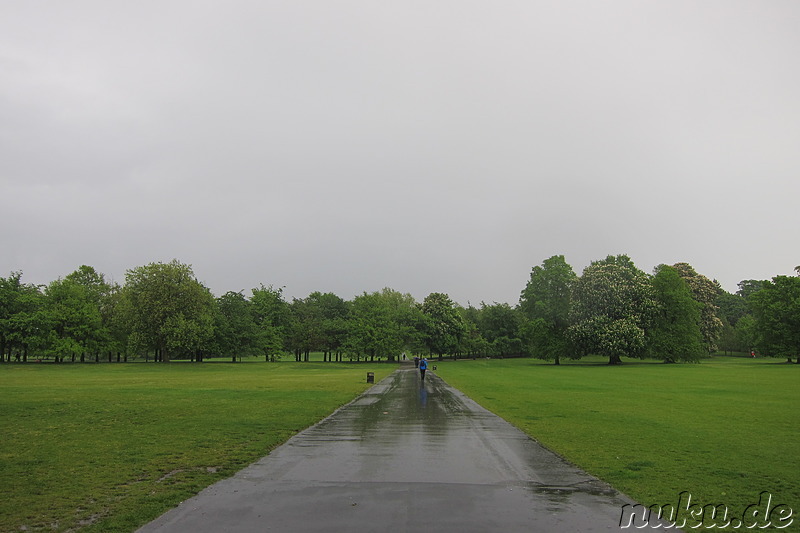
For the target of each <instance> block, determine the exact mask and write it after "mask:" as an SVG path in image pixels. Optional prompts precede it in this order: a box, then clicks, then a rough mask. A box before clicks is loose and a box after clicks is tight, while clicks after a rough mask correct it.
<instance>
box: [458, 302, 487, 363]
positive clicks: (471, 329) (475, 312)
mask: <svg viewBox="0 0 800 533" xmlns="http://www.w3.org/2000/svg"><path fill="white" fill-rule="evenodd" d="M456 309H457V310H458V313H459V314H460V315H461V321H462V322H463V324H464V333H463V335H462V336H461V340H460V342H459V344H458V350H457V351H458V354H459V355H460V356H461V355H466V356H468V357H476V356H478V355H486V354H489V353H490V352H491V344H490V343H489V341H487V340H486V339H485V338H484V337H483V335H481V332H480V328H479V327H478V322H480V313H481V311H480V310H479V309H477V308H476V307H474V306H472V305H467V307H461V306H457V308H456Z"/></svg>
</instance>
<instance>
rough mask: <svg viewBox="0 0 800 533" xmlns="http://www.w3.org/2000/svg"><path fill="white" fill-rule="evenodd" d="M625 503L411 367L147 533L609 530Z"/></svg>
mask: <svg viewBox="0 0 800 533" xmlns="http://www.w3.org/2000/svg"><path fill="white" fill-rule="evenodd" d="M626 503H632V502H631V501H630V500H628V499H626V498H625V497H624V496H622V495H620V494H618V493H617V492H616V491H614V490H613V489H611V488H610V487H608V486H607V485H604V484H603V483H601V482H599V481H598V480H596V479H594V478H592V477H591V476H589V475H587V474H586V473H585V472H582V471H580V470H578V469H577V468H575V467H573V466H572V465H569V464H567V463H565V462H564V461H563V460H561V459H560V458H559V457H557V456H556V455H554V454H553V453H551V452H549V451H547V450H545V449H544V448H542V447H541V446H539V445H538V444H537V443H536V442H534V441H533V440H531V439H530V438H528V437H527V436H526V435H524V434H523V433H521V432H520V431H519V430H517V429H516V428H514V427H512V426H511V425H509V424H508V423H506V422H505V421H503V420H502V419H500V418H498V417H497V416H495V415H493V414H491V413H489V412H488V411H486V410H485V409H483V408H481V407H480V406H478V405H477V404H475V402H473V401H472V400H470V399H469V398H467V397H465V396H464V395H463V394H461V393H460V392H459V391H457V390H455V389H453V388H452V387H450V386H448V385H447V384H446V383H444V382H443V381H442V380H441V379H439V378H438V377H437V376H436V375H435V374H434V373H433V372H431V371H429V372H428V374H427V375H426V379H425V382H424V383H423V382H422V381H421V380H420V379H419V374H418V372H417V371H415V370H414V369H413V368H408V367H404V368H401V369H400V370H398V371H396V372H394V373H393V374H392V375H391V376H389V377H388V378H386V379H384V380H383V381H381V382H380V383H378V384H376V385H375V386H374V387H372V388H371V389H370V390H369V391H367V392H366V393H365V394H364V395H363V396H361V397H360V398H358V399H357V400H356V401H354V402H352V403H351V404H349V405H348V406H346V407H344V408H342V409H340V410H338V411H337V412H335V413H334V414H333V415H331V416H330V417H328V418H327V419H325V420H324V421H322V422H320V423H319V424H317V425H315V426H313V427H311V428H309V429H307V430H305V431H303V432H301V433H299V434H298V435H296V436H295V437H293V438H292V439H290V440H289V441H288V442H287V443H286V444H285V445H283V446H281V447H280V448H278V449H276V450H275V451H273V452H272V453H271V454H270V455H268V456H267V457H264V458H263V459H261V460H260V461H258V462H257V463H254V464H253V465H251V466H250V467H248V468H246V469H245V470H242V471H241V472H239V473H238V474H237V475H236V476H234V477H233V478H230V479H228V480H224V481H222V482H220V483H217V484H216V485H213V486H211V487H209V488H208V489H206V490H205V491H203V492H202V493H201V494H199V495H198V496H197V497H195V498H193V499H191V500H188V501H187V502H184V504H182V505H181V506H179V507H178V508H177V509H175V510H173V511H170V512H169V513H167V514H165V515H164V516H162V517H161V518H159V519H158V520H156V521H154V522H152V523H151V524H148V526H146V527H145V528H143V529H142V530H140V531H142V532H145V531H176V532H177V531H186V530H192V531H193V533H202V532H204V531H208V532H212V531H213V532H217V531H242V532H255V531H265V530H274V531H332V530H341V531H357V532H358V531H386V530H393V531H398V530H399V531H411V530H416V529H418V528H424V529H425V530H435V531H454V532H455V531H458V532H464V531H481V532H486V531H567V530H570V531H608V530H609V529H611V530H618V529H619V527H618V524H619V518H620V512H621V507H622V505H624V504H626Z"/></svg>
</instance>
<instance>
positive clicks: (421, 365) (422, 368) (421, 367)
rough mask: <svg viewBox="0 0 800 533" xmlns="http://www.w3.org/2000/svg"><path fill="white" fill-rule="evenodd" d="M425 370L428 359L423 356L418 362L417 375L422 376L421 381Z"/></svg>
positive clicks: (423, 378)
mask: <svg viewBox="0 0 800 533" xmlns="http://www.w3.org/2000/svg"><path fill="white" fill-rule="evenodd" d="M426 370H428V360H427V359H425V358H424V357H423V358H422V361H420V362H419V375H420V377H421V378H422V381H425V371H426Z"/></svg>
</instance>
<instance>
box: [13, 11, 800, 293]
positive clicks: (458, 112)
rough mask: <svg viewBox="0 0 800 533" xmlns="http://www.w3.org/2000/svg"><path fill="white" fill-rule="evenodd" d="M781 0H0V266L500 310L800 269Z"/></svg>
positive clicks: (794, 75)
mask: <svg viewBox="0 0 800 533" xmlns="http://www.w3.org/2000/svg"><path fill="white" fill-rule="evenodd" d="M798 28H800V2H797V1H795V0H785V1H763V2H759V1H737V0H717V1H713V0H712V1H703V2H699V1H695V0H691V1H680V0H678V1H675V0H669V1H666V0H665V1H659V2H653V1H647V0H630V1H605V2H598V1H595V0H592V1H589V0H586V1H563V0H558V1H556V0H553V1H548V2H544V1H536V0H523V1H469V0H424V1H422V0H419V1H418V0H402V1H396V2H384V1H376V0H347V1H336V0H319V1H302V0H297V1H270V0H259V1H240V0H235V1H225V2H222V1H219V2H210V1H188V0H174V1H165V0H159V1H146V0H145V1H138V2H113V1H108V0H74V1H69V0H53V1H36V0H31V1H17V0H0V275H3V276H6V275H8V273H9V272H11V271H12V270H22V271H23V273H24V276H23V280H24V281H27V282H31V283H47V282H49V281H52V280H54V279H56V278H58V277H60V276H64V275H66V274H68V273H70V272H72V271H73V270H75V269H76V268H77V267H78V266H80V265H81V264H88V265H91V266H93V267H95V268H96V269H97V270H99V271H100V272H103V273H105V274H106V276H107V278H112V277H113V279H114V280H116V281H118V282H122V281H124V275H125V271H126V270H127V269H129V268H133V267H136V266H140V265H144V264H147V263H150V262H155V261H165V262H166V261H169V260H171V259H173V258H177V259H179V260H180V261H182V262H184V263H190V264H192V266H193V268H194V271H195V274H196V275H197V277H198V278H199V279H200V280H201V281H203V282H204V283H206V284H207V285H208V286H209V287H210V288H211V289H212V291H214V293H215V294H217V295H221V294H223V293H224V292H226V291H228V290H234V291H238V290H244V291H245V294H249V290H250V289H251V288H253V287H256V286H258V285H259V284H260V283H263V284H265V285H274V286H285V294H286V295H287V296H288V297H289V298H291V297H299V298H302V297H305V296H307V295H308V294H309V293H310V292H312V291H315V290H320V291H324V292H327V291H330V292H335V293H336V294H338V295H339V296H341V297H343V298H346V299H350V298H352V297H353V296H355V295H356V294H360V293H361V292H363V291H374V290H379V289H381V288H383V287H391V288H393V289H396V290H398V291H401V292H409V293H411V294H412V295H414V296H415V297H416V298H417V299H419V300H421V299H422V298H424V297H425V296H426V295H427V294H428V293H430V292H446V293H448V294H449V295H450V296H451V297H452V298H453V299H454V300H456V301H457V302H459V303H462V304H466V303H467V302H471V303H473V304H476V305H477V304H478V303H479V302H480V301H486V302H487V303H490V302H493V301H498V302H509V303H511V304H515V303H516V302H517V301H518V298H519V293H520V291H521V290H522V289H523V288H524V286H525V283H526V282H527V280H528V277H529V274H530V269H531V267H532V266H534V265H538V264H541V262H542V261H543V260H544V259H546V258H548V257H550V256H552V255H556V254H563V255H565V256H566V259H567V262H569V263H570V264H571V265H572V266H573V268H574V269H575V271H576V272H577V273H579V274H580V273H581V272H582V270H583V268H584V267H586V266H587V265H588V264H589V262H590V261H592V260H596V259H601V258H604V257H605V256H606V255H609V254H620V253H626V254H628V255H629V256H631V258H632V259H633V260H634V262H635V263H636V264H637V265H638V266H639V267H640V268H642V269H643V270H645V271H647V272H652V269H653V267H655V266H656V265H658V264H660V263H668V264H672V263H675V262H679V261H685V262H689V263H691V264H692V265H693V266H694V267H695V269H696V270H697V271H699V272H700V273H702V274H705V275H706V276H708V277H710V278H716V279H718V280H719V281H720V282H721V283H722V285H723V287H725V288H726V289H727V290H729V291H735V290H736V284H737V283H738V282H739V281H741V280H743V279H767V278H771V277H772V276H775V275H778V274H791V273H792V270H793V268H794V266H795V265H798V264H800V253H798V251H799V250H798V227H800V224H799V223H800V209H798V206H797V204H798V197H799V196H800V194H798V193H800V179H798V178H800V68H798V67H800V30H798Z"/></svg>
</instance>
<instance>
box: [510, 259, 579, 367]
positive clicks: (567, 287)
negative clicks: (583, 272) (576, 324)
mask: <svg viewBox="0 0 800 533" xmlns="http://www.w3.org/2000/svg"><path fill="white" fill-rule="evenodd" d="M577 280H578V276H577V275H576V274H575V272H574V271H573V270H572V267H571V266H570V265H569V264H568V263H567V262H566V260H565V259H564V256H563V255H554V256H552V257H550V258H549V259H545V260H544V261H543V262H542V266H536V267H533V268H532V269H531V276H530V279H529V280H528V283H527V285H526V286H525V289H524V290H523V291H522V293H521V294H520V299H519V309H520V311H521V312H522V313H523V315H524V316H525V318H526V320H525V322H524V323H523V324H522V326H521V337H522V338H523V340H524V343H525V345H526V347H527V350H528V351H529V352H530V353H531V354H532V355H533V356H535V357H538V358H540V359H545V360H548V361H549V360H553V361H555V364H557V365H558V364H560V362H561V358H562V357H577V352H576V351H574V350H572V349H571V346H570V343H569V338H568V337H567V328H569V325H570V322H569V316H570V309H571V307H572V290H573V287H574V285H575V283H576V282H577Z"/></svg>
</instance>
